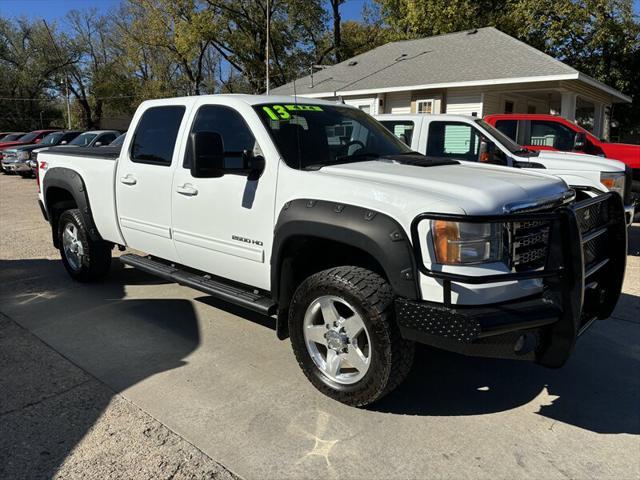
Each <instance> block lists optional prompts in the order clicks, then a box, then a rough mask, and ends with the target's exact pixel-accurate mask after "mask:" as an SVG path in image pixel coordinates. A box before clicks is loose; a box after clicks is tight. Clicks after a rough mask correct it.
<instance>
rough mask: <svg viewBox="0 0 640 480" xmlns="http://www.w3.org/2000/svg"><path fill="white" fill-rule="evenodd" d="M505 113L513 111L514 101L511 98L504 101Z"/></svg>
mask: <svg viewBox="0 0 640 480" xmlns="http://www.w3.org/2000/svg"><path fill="white" fill-rule="evenodd" d="M504 113H513V102H512V101H511V100H505V101H504Z"/></svg>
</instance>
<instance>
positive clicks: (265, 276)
mask: <svg viewBox="0 0 640 480" xmlns="http://www.w3.org/2000/svg"><path fill="white" fill-rule="evenodd" d="M192 117H193V120H192V121H191V123H190V125H191V127H190V132H189V135H190V134H191V133H192V132H215V133H218V134H219V135H220V136H221V137H222V143H223V149H224V151H225V152H228V156H225V159H224V162H225V164H227V165H228V164H229V163H228V162H237V161H241V158H240V155H239V154H240V153H241V152H243V151H245V150H248V151H250V152H251V151H252V152H253V153H254V155H263V156H264V154H263V152H262V150H261V149H260V145H259V144H258V142H257V140H256V135H254V132H253V131H252V130H251V128H250V127H249V125H247V122H246V121H245V119H244V118H243V116H242V115H241V114H240V113H239V112H238V111H237V110H235V109H234V108H231V107H229V106H225V105H202V106H201V107H200V108H199V109H198V110H197V111H195V112H193V114H192ZM257 121H258V120H257V118H256V122H257ZM183 150H184V152H185V153H184V158H183V159H182V161H181V163H180V165H178V166H177V168H176V171H175V174H174V178H173V188H172V196H173V201H172V212H173V222H172V225H173V236H174V243H175V247H176V250H177V252H178V255H179V257H180V263H182V264H184V265H187V266H189V267H192V268H197V269H199V270H203V271H206V272H210V273H213V274H215V275H218V276H222V277H225V278H228V279H231V280H235V281H238V282H241V283H245V284H248V285H252V286H255V287H259V288H264V289H269V285H270V279H269V265H268V262H269V255H268V253H269V252H271V244H272V239H273V224H274V218H273V217H274V212H273V206H274V198H275V186H276V173H277V161H278V159H277V158H268V157H267V158H265V160H266V167H265V170H264V171H263V172H262V175H261V176H260V177H259V178H249V177H248V176H247V175H239V174H226V175H223V176H221V177H214V178H194V177H193V176H192V175H191V170H190V166H191V148H190V147H189V145H188V143H187V145H185V147H184V148H183Z"/></svg>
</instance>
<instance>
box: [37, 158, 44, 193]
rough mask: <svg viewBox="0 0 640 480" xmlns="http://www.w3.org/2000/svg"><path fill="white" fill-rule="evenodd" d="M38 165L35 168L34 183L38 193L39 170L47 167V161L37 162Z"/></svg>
mask: <svg viewBox="0 0 640 480" xmlns="http://www.w3.org/2000/svg"><path fill="white" fill-rule="evenodd" d="M37 163H38V167H37V168H36V183H37V184H38V193H40V170H46V169H47V162H37Z"/></svg>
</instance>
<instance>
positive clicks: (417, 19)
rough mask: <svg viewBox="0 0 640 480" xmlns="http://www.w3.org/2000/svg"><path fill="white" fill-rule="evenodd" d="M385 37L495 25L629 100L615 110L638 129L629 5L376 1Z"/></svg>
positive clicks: (639, 94)
mask: <svg viewBox="0 0 640 480" xmlns="http://www.w3.org/2000/svg"><path fill="white" fill-rule="evenodd" d="M378 4H379V5H380V8H381V12H382V16H383V20H384V22H385V23H386V24H387V25H388V26H389V27H390V29H391V32H392V34H391V35H390V37H391V38H395V39H404V38H419V37H425V36H430V35H438V34H442V33H449V32H455V31H459V30H465V29H470V28H477V27H485V26H495V27H497V28H499V29H500V30H502V31H503V32H505V33H508V34H509V35H512V36H513V37H515V38H518V39H520V40H522V41H524V42H526V43H528V44H529V45H532V46H533V47H535V48H537V49H539V50H541V51H543V52H545V53H547V54H549V55H551V56H553V57H555V58H557V59H559V60H561V61H563V62H565V63H567V64H568V65H571V66H572V67H574V68H576V69H578V70H580V71H582V72H584V73H586V74H588V75H590V76H592V77H594V78H596V79H598V80H600V81H602V82H604V83H606V84H607V85H610V86H612V87H614V88H617V89H618V90H621V91H623V92H625V93H627V94H630V95H632V96H633V97H634V102H633V105H631V106H628V105H624V106H619V107H616V111H617V117H618V119H619V120H621V121H622V122H623V123H624V124H625V128H626V129H631V128H634V127H635V128H637V127H638V126H639V125H640V82H638V81H637V72H638V71H639V70H638V68H639V64H640V59H639V56H640V22H639V20H638V17H637V16H636V15H634V13H633V3H632V0H506V1H498V0H478V1H471V0H378Z"/></svg>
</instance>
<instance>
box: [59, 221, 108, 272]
mask: <svg viewBox="0 0 640 480" xmlns="http://www.w3.org/2000/svg"><path fill="white" fill-rule="evenodd" d="M69 223H73V224H74V225H75V226H76V228H77V230H78V239H79V240H80V242H81V243H82V247H83V249H84V252H85V254H84V255H83V258H82V265H81V267H80V268H79V269H74V268H73V267H72V266H71V264H70V263H69V260H68V259H67V257H66V256H65V252H64V248H63V239H62V235H63V232H64V229H65V228H66V226H67V225H68V224H69ZM58 245H60V255H61V257H62V263H63V264H64V267H65V268H66V270H67V272H68V273H69V275H70V276H71V278H73V279H74V280H77V281H78V282H91V281H95V280H99V279H101V278H103V277H104V276H105V275H106V274H107V273H108V272H109V268H110V267H111V249H112V245H111V244H110V243H108V242H104V241H94V240H91V239H90V238H89V235H88V234H87V229H86V226H85V224H84V221H83V218H82V215H81V214H80V210H78V209H77V208H74V209H71V210H65V211H64V212H62V214H61V215H60V219H59V221H58Z"/></svg>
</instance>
